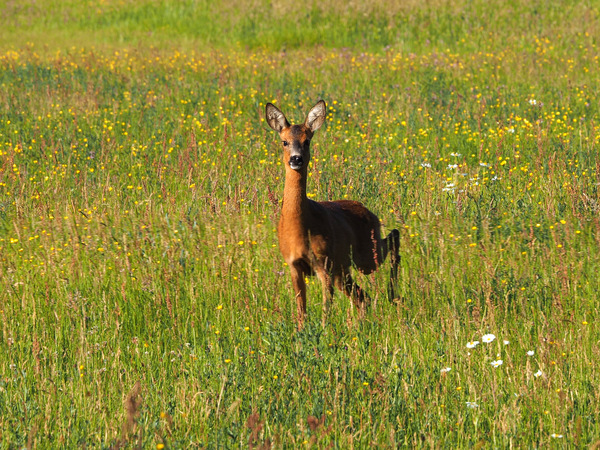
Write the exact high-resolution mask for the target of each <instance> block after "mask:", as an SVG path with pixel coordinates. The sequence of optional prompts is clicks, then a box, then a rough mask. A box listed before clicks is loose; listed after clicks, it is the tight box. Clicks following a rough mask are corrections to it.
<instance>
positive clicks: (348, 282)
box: [335, 274, 371, 317]
mask: <svg viewBox="0 0 600 450" xmlns="http://www.w3.org/2000/svg"><path fill="white" fill-rule="evenodd" d="M335 285H336V286H337V287H338V289H339V290H341V291H343V292H344V294H346V295H347V296H348V297H349V298H350V299H352V302H353V303H354V306H356V307H357V308H358V309H359V311H360V316H361V317H364V315H365V311H366V309H367V308H368V307H369V304H370V303H371V298H370V297H369V295H368V294H367V293H366V292H365V291H364V290H363V289H362V288H361V287H360V286H359V285H358V284H356V283H355V282H354V280H353V279H352V276H351V275H350V274H345V275H338V276H336V277H335Z"/></svg>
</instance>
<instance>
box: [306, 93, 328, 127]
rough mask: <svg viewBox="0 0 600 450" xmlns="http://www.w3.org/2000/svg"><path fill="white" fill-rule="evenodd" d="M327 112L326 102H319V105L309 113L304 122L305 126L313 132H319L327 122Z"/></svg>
mask: <svg viewBox="0 0 600 450" xmlns="http://www.w3.org/2000/svg"><path fill="white" fill-rule="evenodd" d="M326 112H327V107H326V106H325V102H324V101H323V100H319V101H318V102H317V104H316V105H315V106H313V107H312V109H311V110H310V111H309V112H308V115H307V116H306V120H305V121H304V125H306V126H307V127H308V128H309V129H310V131H312V132H315V131H317V130H318V129H319V128H321V125H323V123H324V122H325V114H326Z"/></svg>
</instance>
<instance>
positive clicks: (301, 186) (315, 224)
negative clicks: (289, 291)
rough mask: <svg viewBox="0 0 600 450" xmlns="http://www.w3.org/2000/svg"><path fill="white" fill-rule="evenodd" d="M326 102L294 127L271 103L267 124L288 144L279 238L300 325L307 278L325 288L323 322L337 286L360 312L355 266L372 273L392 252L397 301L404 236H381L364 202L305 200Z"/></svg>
mask: <svg viewBox="0 0 600 450" xmlns="http://www.w3.org/2000/svg"><path fill="white" fill-rule="evenodd" d="M325 108H326V107H325V102H324V101H323V100H321V101H319V102H318V103H317V104H316V105H315V106H314V107H313V108H312V109H311V110H310V112H309V113H308V115H307V117H306V120H305V122H304V124H302V125H290V124H289V122H288V121H287V119H286V118H285V116H284V115H283V113H282V112H281V111H280V110H279V109H277V108H276V107H275V106H274V105H272V104H271V103H267V106H266V118H267V123H268V124H269V126H270V127H271V128H273V129H274V130H275V131H277V132H279V136H280V137H281V141H282V144H283V160H284V164H285V188H284V193H283V205H282V210H281V218H280V220H279V227H278V230H277V234H278V237H279V249H280V250H281V254H282V255H283V258H284V260H285V262H286V263H287V264H288V266H289V267H290V272H291V276H292V285H293V287H294V291H295V294H296V303H297V314H298V316H297V320H298V327H299V328H301V327H302V325H303V322H304V319H305V317H306V284H305V281H304V279H305V277H306V276H308V275H313V274H316V275H317V276H318V277H319V279H320V281H321V283H322V284H323V323H325V320H326V315H327V310H328V309H329V304H330V302H331V299H332V297H333V286H336V287H337V288H338V289H340V290H341V291H342V292H344V293H345V294H346V295H347V296H348V297H350V298H351V299H352V301H353V302H354V304H355V305H356V306H357V307H358V308H359V309H360V311H361V314H362V313H363V312H364V309H365V307H366V306H367V305H368V303H369V301H370V299H369V297H368V295H367V294H366V293H365V292H364V291H363V290H362V289H361V288H360V286H358V285H357V284H356V283H355V282H354V280H353V279H352V275H351V273H350V267H351V266H352V265H353V264H354V266H355V267H356V268H357V269H358V270H359V271H360V272H362V273H365V274H369V273H371V272H373V271H374V270H376V269H377V267H379V265H380V264H381V263H382V262H383V261H384V260H385V258H386V256H387V254H388V253H391V260H392V269H391V278H390V285H389V295H390V300H392V299H394V297H395V293H394V284H395V279H396V277H397V271H398V263H399V261H400V256H399V253H398V248H399V241H400V233H399V232H398V230H392V231H391V232H390V233H389V235H388V236H387V237H386V238H385V239H382V238H381V224H380V222H379V219H378V218H377V216H376V215H375V214H373V213H372V212H371V211H369V210H368V209H367V208H365V207H364V206H363V205H362V203H360V202H357V201H351V200H338V201H331V202H315V201H313V200H310V199H309V198H308V197H307V196H306V181H307V176H308V163H309V161H310V140H311V138H312V137H313V133H314V132H315V131H316V130H317V129H319V128H320V127H321V125H322V124H323V123H324V121H325V112H326V110H325Z"/></svg>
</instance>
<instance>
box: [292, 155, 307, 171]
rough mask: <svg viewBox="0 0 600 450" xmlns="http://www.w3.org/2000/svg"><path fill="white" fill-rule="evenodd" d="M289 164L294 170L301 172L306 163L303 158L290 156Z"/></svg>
mask: <svg viewBox="0 0 600 450" xmlns="http://www.w3.org/2000/svg"><path fill="white" fill-rule="evenodd" d="M289 164H290V167H291V168H292V169H294V170H299V169H302V166H303V165H304V161H303V160H302V156H300V155H294V156H290V162H289Z"/></svg>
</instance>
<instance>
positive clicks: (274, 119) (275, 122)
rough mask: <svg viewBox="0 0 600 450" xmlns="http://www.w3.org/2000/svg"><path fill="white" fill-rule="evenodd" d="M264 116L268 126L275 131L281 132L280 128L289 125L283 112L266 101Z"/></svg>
mask: <svg viewBox="0 0 600 450" xmlns="http://www.w3.org/2000/svg"><path fill="white" fill-rule="evenodd" d="M266 118H267V123H268V124H269V126H270V127H271V128H273V129H274V130H275V131H277V132H281V130H283V129H284V128H287V127H289V126H290V123H289V122H288V121H287V119H286V118H285V116H284V115H283V113H282V112H281V111H279V109H277V107H276V106H275V105H273V104H272V103H267V108H266Z"/></svg>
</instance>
